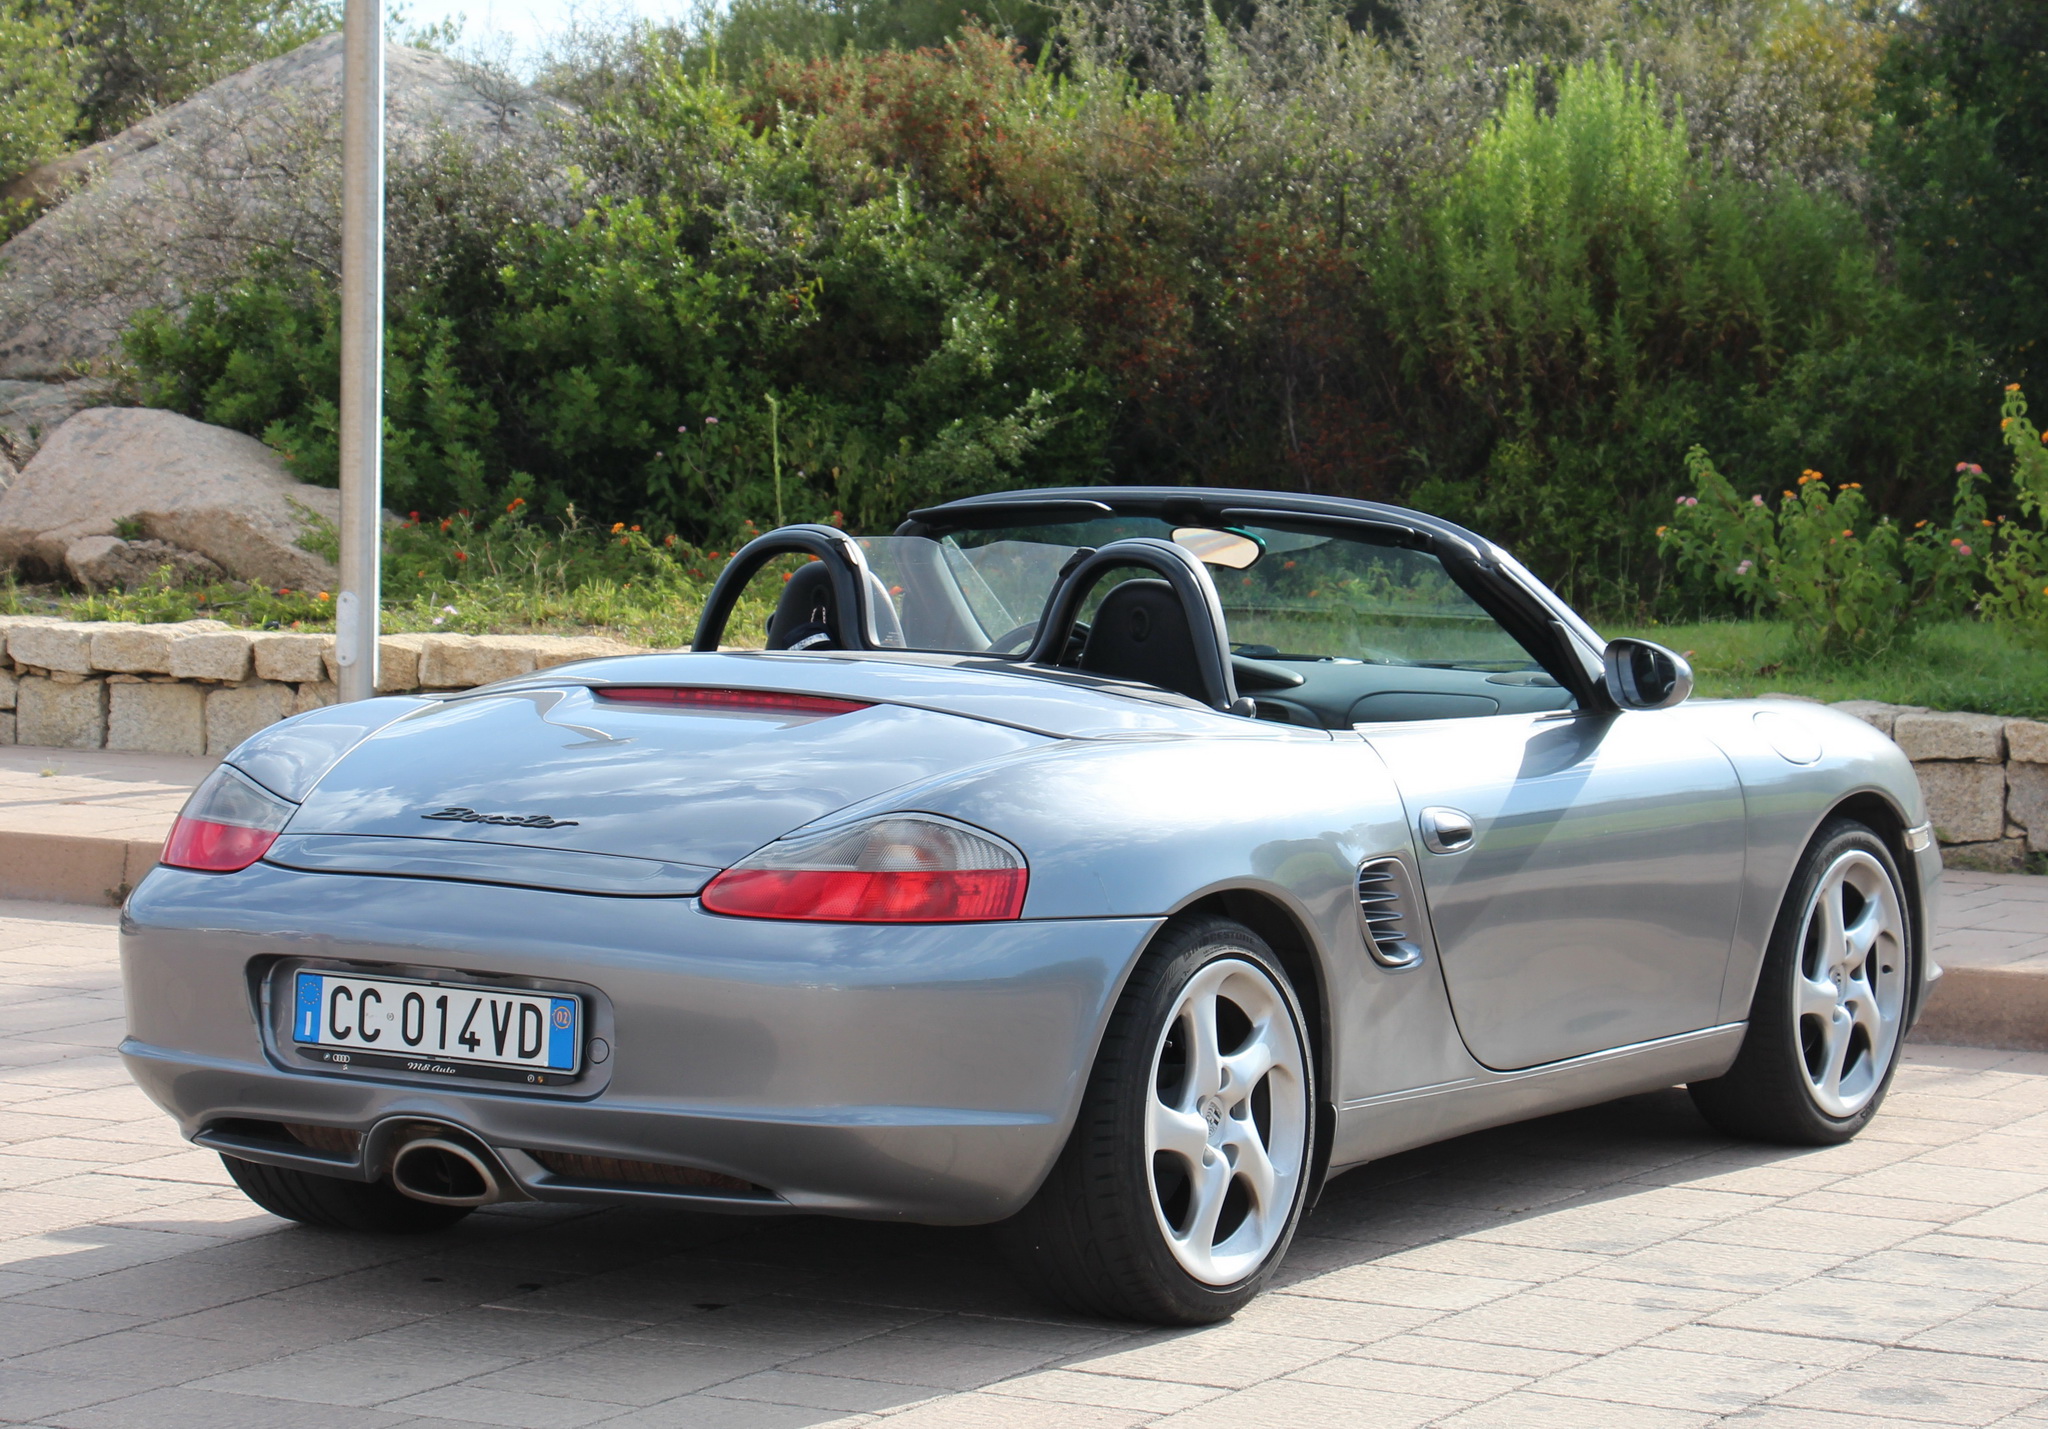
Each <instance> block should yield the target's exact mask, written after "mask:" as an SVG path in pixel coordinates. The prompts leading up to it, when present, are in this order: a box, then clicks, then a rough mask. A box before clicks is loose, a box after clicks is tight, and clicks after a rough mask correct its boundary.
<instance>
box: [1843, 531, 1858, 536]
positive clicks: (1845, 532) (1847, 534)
mask: <svg viewBox="0 0 2048 1429" xmlns="http://www.w3.org/2000/svg"><path fill="white" fill-rule="evenodd" d="M1842 534H1843V535H1844V536H1851V537H1853V536H1854V535H1855V534H1856V533H1855V532H1854V531H1844V532H1843V533H1842Z"/></svg>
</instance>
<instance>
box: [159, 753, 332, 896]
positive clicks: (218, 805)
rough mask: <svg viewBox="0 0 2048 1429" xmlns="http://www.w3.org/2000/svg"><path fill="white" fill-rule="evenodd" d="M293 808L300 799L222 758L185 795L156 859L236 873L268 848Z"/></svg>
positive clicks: (203, 868)
mask: <svg viewBox="0 0 2048 1429" xmlns="http://www.w3.org/2000/svg"><path fill="white" fill-rule="evenodd" d="M297 812H298V805H296V804H293V803H291V802H289V801H287V800H284V799H280V798H278V797H277V795H275V794H273V793H271V792H270V791H269V790H268V789H266V788H264V787H263V786H262V785H260V784H258V783H256V782H255V781H254V780H253V779H250V778H249V777H248V776H247V775H245V774H242V773H241V772H240V771H238V770H236V769H233V768H230V767H229V766H228V765H225V764H223V765H221V766H220V767H219V768H218V769H216V770H214V771H213V773H211V774H209V775H207V776H206V778H205V780H204V781H203V782H202V783H201V784H200V786H199V787H198V788H197V789H194V790H193V791H192V797H191V798H189V799H187V800H186V801H185V807H184V808H183V809H182V810H181V811H180V812H179V814H178V821H177V822H176V823H175V824H172V825H171V836H170V837H169V838H168V839H166V840H165V841H164V851H163V856H162V858H161V860H160V861H161V862H163V863H167V864H169V865H170V866H171V867H173V868H193V869H198V870H199V871H200V872H202V873H238V872H240V871H241V870H242V869H245V868H247V867H248V866H249V865H250V864H252V863H254V862H255V861H256V860H257V859H259V858H261V857H263V855H264V854H266V853H268V852H269V851H270V846H271V845H272V844H273V843H275V842H277V835H278V831H279V830H281V829H282V828H284V826H285V824H286V823H288V822H290V820H291V816H292V815H293V814H295V813H297Z"/></svg>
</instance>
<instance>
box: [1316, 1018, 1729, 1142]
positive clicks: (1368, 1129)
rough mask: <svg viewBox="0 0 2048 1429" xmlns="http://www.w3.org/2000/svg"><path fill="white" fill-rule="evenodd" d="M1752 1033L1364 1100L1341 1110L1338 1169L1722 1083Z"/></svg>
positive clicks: (1659, 1044) (1721, 1031)
mask: <svg viewBox="0 0 2048 1429" xmlns="http://www.w3.org/2000/svg"><path fill="white" fill-rule="evenodd" d="M1747 1027H1748V1024H1747V1023H1743V1022H1730V1023H1725V1024H1723V1025H1721V1026H1719V1027H1705V1028H1701V1029H1699V1030H1698V1031H1694V1032H1683V1033H1680V1034H1678V1035H1677V1036H1675V1037H1659V1038H1656V1039H1655V1040H1653V1041H1649V1042H1636V1043H1631V1044H1630V1045H1629V1046H1626V1047H1609V1048H1606V1049H1604V1050H1602V1051H1598V1052H1589V1053H1587V1054H1586V1055H1585V1056H1583V1057H1573V1058H1570V1059H1569V1060H1567V1061H1562V1062H1549V1063H1545V1064H1544V1065H1543V1066H1540V1067H1529V1068H1525V1069H1524V1070H1521V1071H1516V1072H1489V1073H1482V1074H1480V1075H1477V1076H1473V1077H1466V1078H1462V1079H1460V1080H1458V1081H1455V1082H1441V1083H1437V1084H1436V1085H1433V1086H1427V1087H1412V1088H1407V1089H1404V1090H1402V1091H1397V1092H1386V1093H1382V1094H1380V1095H1378V1096H1370V1097H1359V1098H1357V1099H1356V1100H1353V1101H1348V1102H1345V1103H1344V1104H1343V1105H1342V1106H1341V1107H1340V1108H1339V1109H1338V1119H1337V1137H1336V1146H1335V1148H1334V1151H1333V1154H1332V1156H1331V1162H1332V1165H1333V1167H1338V1166H1342V1167H1348V1166H1355V1165H1357V1164H1359V1163H1360V1162H1363V1161H1371V1160H1376V1159H1378V1158H1380V1157H1382V1156H1391V1155H1393V1154H1394V1153H1395V1152H1397V1151H1406V1150H1409V1149H1410V1148H1412V1147H1417V1146H1427V1145H1429V1144H1430V1143H1431V1142H1436V1141H1446V1140H1449V1139H1450V1138H1451V1137H1454V1136H1463V1135H1464V1134H1465V1133H1467V1132H1471V1131H1478V1130H1481V1129H1482V1128H1485V1127H1489V1126H1501V1125H1505V1124H1506V1123H1508V1122H1513V1121H1522V1120H1525V1119H1526V1118H1529V1117H1532V1116H1545V1115H1548V1114H1549V1113H1551V1112H1559V1111H1569V1110H1571V1109H1572V1108H1573V1107H1582V1106H1591V1105H1593V1104H1594V1103H1596V1102H1603V1101H1611V1100H1613V1099H1614V1098H1616V1097H1625V1096H1630V1095H1633V1094H1634V1093H1637V1092H1645V1091H1654V1090H1656V1089H1657V1088H1659V1087H1668V1086H1672V1085H1674V1084H1676V1083H1679V1082H1685V1081H1693V1080H1697V1079H1700V1078H1704V1077H1714V1076H1719V1075H1720V1074H1721V1073H1722V1072H1724V1071H1726V1070H1727V1069H1728V1065H1729V1063H1731V1062H1733V1061H1734V1060H1735V1054H1736V1053H1737V1052H1738V1051H1740V1050H1741V1047H1742V1034H1743V1032H1744V1031H1745V1030H1746V1028H1747Z"/></svg>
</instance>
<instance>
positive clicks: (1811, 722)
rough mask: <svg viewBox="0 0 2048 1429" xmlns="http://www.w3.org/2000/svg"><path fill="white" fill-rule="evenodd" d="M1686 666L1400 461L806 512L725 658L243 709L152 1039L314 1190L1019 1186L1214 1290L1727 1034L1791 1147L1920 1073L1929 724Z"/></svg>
mask: <svg viewBox="0 0 2048 1429" xmlns="http://www.w3.org/2000/svg"><path fill="white" fill-rule="evenodd" d="M764 588H766V589H767V590H768V591H770V592H771V593H772V594H773V595H774V597H775V600H774V604H773V614H772V617H771V618H770V619H769V621H768V625H767V630H766V639H765V642H763V643H764V644H765V647H766V648H764V649H734V648H731V647H730V644H729V642H728V640H727V638H726V636H727V626H728V624H730V623H732V621H733V619H734V612H735V610H736V609H738V608H740V604H741V601H742V599H743V597H745V596H746V594H747V592H749V591H750V590H751V591H754V592H756V593H758V592H760V591H761V590H763V589H764ZM749 608H756V607H749ZM1691 688H1692V677H1691V672H1690V670H1689V669H1688V668H1687V666H1686V664H1685V661H1684V660H1683V659H1682V658H1680V657H1679V656H1678V655H1676V654H1674V653H1672V652H1671V651H1668V650H1665V649H1662V648H1660V647H1658V646H1656V645H1653V644H1650V643H1648V642H1646V641H1641V640H1632V639H1622V640H1613V641H1606V640H1602V639H1601V637H1600V636H1599V635H1597V634H1595V633H1594V631H1593V629H1592V628H1591V627H1590V626H1589V625H1588V624H1587V623H1586V622H1585V621H1584V620H1582V619H1580V618H1579V616H1577V615H1576V614H1574V613H1573V612H1572V611H1571V610H1570V609H1569V608H1568V607H1567V606H1566V605H1565V604H1564V603H1563V602H1562V601H1560V600H1559V599H1558V598H1557V597H1556V596H1555V595H1554V594H1553V593H1552V592H1550V591H1549V590H1547V589H1546V588H1545V587H1544V586H1543V585H1542V583H1541V582H1539V581H1538V580H1536V579H1535V578H1534V577H1533V576H1532V575H1530V573H1529V572H1528V571H1526V570H1525V569H1523V568H1522V566H1521V565H1519V564H1518V563H1517V562H1516V561H1515V560H1514V559H1513V558H1512V557H1511V556H1510V555H1508V553H1507V552H1505V551H1503V550H1502V549H1500V548H1499V547H1498V546H1495V545H1493V544H1492V543H1490V542H1488V541H1486V540H1484V539H1482V538H1481V537H1478V536H1475V535H1473V534H1472V533H1470V532H1468V531H1465V530H1462V529H1460V528H1459V527H1457V526H1454V525H1451V524H1450V523H1448V522H1445V521H1441V520H1437V519H1434V518H1432V517H1429V516H1425V515H1421V514H1418V513H1416V512H1413V511H1407V510H1402V509H1399V508H1395V507H1390V506H1382V505H1374V504H1369V503H1365V502H1358V501H1348V500H1338V499H1323V498H1315V497H1308V496H1298V495H1284V494H1276V493H1272V492H1261V491H1226V490H1206V489H1198V488H1088V489H1063V490H1043V491H1023V492H1006V493H1002V494H998V495H990V496H984V497H977V498H973V499H969V500H964V501H958V502H954V503H951V504H948V505H944V506H939V507H936V508H933V509H929V510H923V511H918V512H914V513H913V514H912V515H911V516H910V518H909V519H908V520H907V521H905V522H904V523H903V524H902V525H901V526H900V527H899V528H898V529H897V531H896V532H895V534H894V535H891V536H886V537H861V538H856V537H852V536H848V535H847V534H845V533H844V532H841V531H838V530H835V529H832V528H830V527H826V526H815V525H804V526H791V527H785V528H783V529H780V530H777V531H773V532H770V533H769V534H767V535H765V536H762V537H760V538H759V539H757V540H755V541H754V542H753V543H752V544H750V545H748V546H747V547H746V548H745V549H743V550H741V551H740V552H738V553H737V554H736V555H735V556H734V558H733V559H732V561H731V563H730V564H729V565H728V567H727V568H726V569H725V571H724V572H723V573H722V575H721V576H720V578H719V580H718V582H717V584H716V586H715V587H714V589H713V591H712V594H711V596H710V598H709V599H708V601H707V603H706V607H705V610H704V612H703V616H702V622H701V624H700V626H699V628H698V631H697V636H696V640H695V642H694V648H693V649H691V650H689V651H678V652H675V653H670V654H650V655H634V656H626V657H620V658H615V659H607V660H597V661H591V662H589V663H585V664H578V665H569V666H563V667H561V668H557V669H550V670H545V671H541V672H539V673H536V674H533V675H529V676H526V677H524V678H520V679H516V680H510V681H506V682H504V683H501V684H496V685H491V686H488V687H485V688H482V689H476V690H469V691H462V692H450V693H446V694H424V695H415V696H404V697H392V698H381V699H374V700H369V701H364V702H361V703H356V704H349V705H343V706H337V707H332V708H328V709H321V710H315V711H312V712H310V713H307V714H302V715H299V716H297V717H296V718H293V719H290V720H287V721H285V722H284V723H282V724H278V725H275V726H272V727H271V728H270V729H268V730H265V731H263V732H262V733H260V734H258V735H257V736H255V737H254V738H253V739H251V740H249V741H248V742H247V743H245V744H243V745H242V746H241V747H239V748H238V749H236V750H235V751H234V752H233V753H232V754H231V755H229V756H228V759H227V761H226V762H225V763H223V764H221V765H220V766H219V767H218V768H217V769H216V770H215V771H214V773H213V774H212V775H211V776H210V777H209V778H208V779H207V780H206V782H205V783H204V784H203V785H201V786H200V788H199V789H198V790H197V791H196V792H195V793H194V794H193V796H192V798H191V801H190V802H189V803H188V804H187V805H186V807H185V810H184V812H183V814H182V815H181V816H180V818H179V820H178V823H177V825H176V828H175V830H174V832H173V833H172V835H171V838H170V841H169V843H168V845H167V846H166V848H165V851H164V855H163V863H162V865H161V866H160V867H158V868H157V869H156V870H155V871H154V872H152V873H151V874H150V875H149V876H148V878H147V879H145V880H144V881H143V883H142V884H141V886H140V887H138V888H137V889H136V890H135V892H134V894H133V895H132V896H131V897H130V899H129V900H128V906H127V910H126V914H125V917H124V920H123V924H122V950H123V951H122V960H123V970H124V974H125V977H126V986H127V1006H128V1037H127V1040H126V1041H125V1042H124V1043H123V1044H122V1053H123V1055H124V1057H125V1058H126V1061H127V1065H128V1067H129V1069H130V1071H131V1072H132V1073H133V1075H134V1077H135V1079H136V1080H137V1081H138V1082H139V1083H140V1084H141V1085H142V1087H143V1088H144V1089H145V1090H146V1091H147V1092H148V1093H149V1095H150V1096H151V1097H153V1098H154V1099H155V1100H156V1101H157V1102H158V1103H159V1104H160V1105H162V1106H163V1107H164V1108H165V1110H167V1111H168V1112H170V1113H171V1115H173V1116H174V1117H176V1118H177V1121H178V1124H179V1126H180V1128H181V1129H182V1131H183V1132H184V1134H185V1135H186V1136H187V1137H189V1138H190V1139H191V1140H192V1141H194V1142H196V1143H197V1144H199V1145H201V1146H205V1147H210V1148H213V1149H214V1150H216V1151H218V1152H219V1153H220V1154H221V1156H222V1157H223V1159H224V1160H225V1161H226V1163H227V1168H228V1170H229V1171H230V1172H231V1173H232V1174H233V1176H234V1178H235V1180H236V1181H237V1182H238V1183H239V1184H240V1185H241V1186H242V1188H243V1189H244V1190H246V1191H247V1192H248V1194H249V1195H250V1196H251V1197H252V1198H253V1199H254V1200H255V1201H256V1202H257V1203H258V1204H259V1205H261V1206H263V1207H265V1208H266V1209H268V1210H271V1211H274V1212H276V1213H277V1214H278V1215H280V1216H285V1217H289V1218H292V1219H295V1220H298V1221H302V1222H306V1223H308V1224H312V1225H319V1226H327V1227H340V1228H354V1229H361V1230H374V1231H402V1230H418V1231H427V1230H434V1229H437V1228H440V1227H444V1226H446V1225H448V1224H449V1223H450V1222H452V1221H454V1220H455V1219H457V1218H459V1217H460V1216H462V1215H464V1214H466V1213H467V1212H468V1210H469V1209H470V1208H472V1207H475V1206H480V1205H486V1204H490V1203H493V1202H499V1201H517V1200H537V1201H581V1202H601V1203H628V1202H637V1203H641V1204H647V1205H653V1204H662V1205H670V1206H677V1207H686V1208H690V1209H696V1210H718V1211H727V1212H734V1213H742V1214H778V1213H780V1214H787V1213H792V1212H794V1213H824V1214H830V1215H840V1216H858V1217H873V1218H900V1219H904V1220H910V1221H920V1222H927V1223H934V1224H975V1223H994V1222H1000V1223H1002V1225H1001V1234H1002V1235H1003V1237H1004V1238H1005V1239H1006V1241H1007V1243H1008V1244H1009V1245H1010V1246H1011V1247H1012V1248H1013V1249H1014V1251H1015V1255H1016V1259H1017V1261H1018V1264H1019V1265H1020V1266H1021V1267H1022V1268H1023V1270H1024V1271H1025V1272H1026V1273H1027V1274H1028V1275H1029V1276H1031V1277H1032V1278H1033V1279H1034V1280H1035V1281H1036V1282H1037V1283H1038V1284H1039V1285H1040V1286H1041V1287H1042V1288H1043V1290H1044V1291H1046V1292H1047V1293H1049V1294H1050V1295H1052V1296H1054V1297H1057V1298H1058V1299H1060V1300H1063V1301H1064V1302H1066V1303H1067V1304H1069V1305H1072V1306H1074V1307H1077V1308H1080V1309H1082V1310H1085V1311H1090V1312H1094V1313H1105V1314H1116V1315H1126V1316H1134V1317H1140V1318H1146V1319H1153V1320H1158V1321H1163V1322H1181V1323H1194V1322H1202V1321H1209V1320H1214V1319H1217V1318H1220V1317H1222V1316H1225V1315H1228V1314H1230V1313H1231V1312H1232V1311H1233V1310H1235V1309H1236V1308H1237V1307H1239V1306H1241V1305H1243V1304H1244V1303H1245V1302H1246V1301H1247V1300H1248V1299H1249V1298H1250V1297H1251V1296H1253V1295H1254V1294H1256V1293H1257V1292H1258V1290H1259V1289H1260V1287H1261V1286H1262V1285H1263V1284H1264V1283H1265V1282H1266V1280H1267V1279H1268V1278H1269V1277H1270V1276H1271V1274H1272V1273H1273V1270H1274V1267H1275V1266H1276V1264H1277V1263H1278V1262H1279V1260H1280V1258H1281V1257H1282V1256H1283V1255H1284V1254H1285V1252H1286V1249H1287V1245H1288V1242H1289V1239H1290V1237H1291V1236H1292V1234H1293V1231H1294V1228H1295V1225H1296V1223H1297V1221H1298V1220H1299V1219H1300V1217H1301V1215H1302V1214H1303V1211H1304V1208H1305V1207H1307V1206H1308V1205H1310V1204H1311V1203H1312V1202H1313V1200H1314V1199H1315V1196H1316V1194H1317V1191H1318V1189H1319V1188H1320V1187H1321V1185H1322V1184H1323V1183H1324V1181H1325V1180H1326V1179H1327V1178H1329V1177H1330V1176H1332V1175H1335V1174H1337V1173H1339V1172H1341V1171H1343V1170H1345V1169H1346V1168H1348V1167H1355V1166H1358V1165H1360V1164H1361V1163H1363V1162H1366V1161H1369V1160H1372V1159H1374V1158H1377V1157H1384V1156H1387V1155H1389V1154H1391V1153H1393V1152H1396V1151H1399V1150H1402V1149H1404V1148H1408V1147H1413V1146H1418V1145H1421V1144H1424V1143H1427V1142H1432V1141H1436V1140H1440V1139H1443V1138H1446V1137H1452V1136H1457V1135H1459V1134H1461V1133H1464V1132H1468V1131H1472V1130H1474V1129H1477V1128H1480V1127H1486V1126H1491V1125H1496V1124H1499V1123H1502V1122H1508V1121H1513V1120H1516V1119H1519V1118H1524V1117H1530V1116H1536V1115H1541V1114H1544V1113H1548V1112H1554V1111H1558V1110H1560V1109H1563V1108H1568V1107H1574V1106H1581V1105H1584V1104H1587V1103H1591V1102H1597V1101H1601V1100H1605V1099H1608V1098H1613V1097H1619V1096H1623V1095H1627V1094H1631V1093H1636V1092H1640V1091H1644V1090H1647V1089H1652V1088H1660V1087H1667V1086H1671V1085H1673V1084H1676V1083H1685V1084H1687V1085H1688V1086H1689V1088H1690V1090H1691V1093H1692V1096H1693V1098H1694V1100H1695V1101H1696V1102H1697V1104H1698V1106H1699V1109H1700V1111H1701V1112H1702V1113H1703V1114H1704V1115H1705V1116H1706V1117H1707V1119H1708V1120H1709V1121H1711V1122H1712V1123H1713V1124H1714V1125H1716V1126H1718V1127H1720V1128H1722V1129H1723V1130H1725V1131H1727V1132H1729V1133H1731V1134H1736V1135H1742V1136H1750V1137H1759V1138H1765V1139H1770V1140H1776V1141H1783V1142H1792V1143H1826V1142H1834V1141H1840V1140H1843V1139H1845V1138H1848V1137H1850V1136H1853V1135H1855V1134H1856V1132H1857V1131H1858V1130H1859V1129H1861V1128H1862V1127H1863V1126H1864V1125H1865V1123H1867V1122H1868V1121H1869V1119H1870V1118H1871V1116H1872V1115H1873V1114H1874V1113H1875V1112H1876V1111H1877V1108H1878V1105H1879V1103H1880V1102H1881V1101H1882V1100H1883V1098H1884V1095H1885V1090H1886V1088H1887V1086H1888V1085H1889V1083H1890V1080H1891V1077H1892V1073H1893V1069H1894V1067H1895V1065H1896V1062H1897V1059H1898V1055H1899V1047H1900V1042H1901V1039H1902V1037H1903V1036H1904V1034H1905V1031H1906V1029H1907V1028H1908V1026H1909V1025H1910V1024H1911V1022H1912V1020H1913V1018H1914V1015H1915V1013H1916V1011H1917V1009H1918V1006H1919V1003H1920V1001H1921V999H1922V996H1923V994H1924V992H1925V989H1926V987H1927V985H1928V982H1929V980H1930V979H1931V978H1932V977H1934V976H1936V975H1937V970H1936V969H1935V968H1933V967H1932V966H1931V965H1930V963H1929V961H1928V958H1927V953H1926V928H1927V919H1928V907H1929V902H1930V899H1931V898H1932V896H1933V892H1934V888H1935V882H1936V877H1937V874H1938V870H1939V858H1938V853H1937V851H1936V850H1935V848H1934V847H1933V841H1932V838H1931V835H1930V830H1929V827H1928V823H1927V817H1926V813H1925V811H1924V809H1923V807H1922V803H1921V796H1920V791H1919V788H1918V786H1917V784H1916V783H1915V780H1914V777H1913V771H1912V769H1911V767H1910V766H1909V765H1908V763H1907V762H1906V760H1905V758H1904V757H1903V756H1902V755H1901V754H1900V752H1899V750H1898V749H1897V748H1896V747H1895V746H1893V745H1892V744H1891V743H1890V741H1888V740H1886V739H1885V738H1884V737H1882V736H1881V735H1880V734H1878V733H1877V732H1876V731H1874V730H1872V729H1871V728H1869V727H1868V726H1866V725H1864V724H1861V723H1859V722H1857V721H1855V720H1852V719H1849V718H1847V717H1845V716H1842V715H1839V714H1836V713H1834V712H1831V711H1829V710H1827V709H1825V708H1822V707H1820V706H1817V705H1811V704H1803V703H1797V702H1790V701H1757V702H1749V701H1710V700H1697V699H1691V698H1689V696H1690V693H1691Z"/></svg>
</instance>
